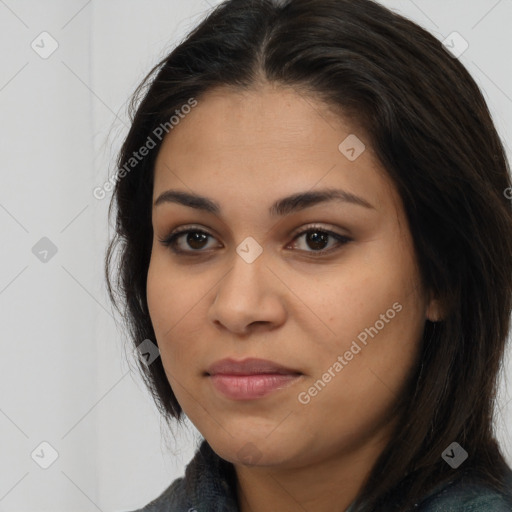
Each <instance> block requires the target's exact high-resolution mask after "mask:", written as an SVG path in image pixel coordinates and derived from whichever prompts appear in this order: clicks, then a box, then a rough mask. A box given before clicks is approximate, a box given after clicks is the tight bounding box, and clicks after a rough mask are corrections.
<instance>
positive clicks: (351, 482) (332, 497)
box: [235, 440, 385, 512]
mask: <svg viewBox="0 0 512 512" xmlns="http://www.w3.org/2000/svg"><path fill="white" fill-rule="evenodd" d="M384 446H385V442H383V441H377V440H372V441H371V442H369V443H368V444H366V445H365V446H362V447H359V448H358V449H356V450H352V451H351V452H344V453H340V452H337V453H334V454H332V455H331V456H330V457H329V458H328V459H325V458H322V459H321V460H320V459H319V460H318V461H313V462H310V463H309V464H307V465H304V464H297V465H296V466H293V467H287V468H285V469H283V468H282V467H280V468H277V467H275V466H266V467H259V466H243V465H235V471H236V476H237V495H238V506H239V510H240V512H267V511H268V510H279V511H280V512H296V511H297V510H314V511H315V512H345V511H346V510H347V509H348V507H349V506H350V504H351V503H352V502H353V501H354V499H355V498H356V496H357V495H358V493H359V492H360V491H361V489H362V487H363V485H364V482H365V481H366V479H367V477H368V475H369V473H370V470H371V468H372V467H373V465H374V463H375V461H376V460H377V458H378V456H379V455H380V453H381V452H382V450H383V449H384ZM333 451H334V450H333ZM333 504H335V505H334V506H333Z"/></svg>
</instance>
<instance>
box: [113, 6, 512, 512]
mask: <svg viewBox="0 0 512 512" xmlns="http://www.w3.org/2000/svg"><path fill="white" fill-rule="evenodd" d="M156 71H158V72H157V73H156V76H154V77H153V78H152V79H151V80H150V77H152V76H153V75H154V74H155V72H156ZM139 100H140V101H139ZM136 104H137V106H136V111H135V113H134V115H133V119H132V126H131V130H130V132H129V134H128V136H127V138H126V140H125V142H124V145H123V147H122V150H121V153H120V155H119V160H118V163H119V169H120V170H119V173H118V175H117V177H116V186H115V191H114V198H113V199H114V202H113V203H112V204H111V206H114V205H115V206H116V207H117V224H116V230H117V231H116V237H115V239H114V240H113V241H112V244H111V247H110V248H109V252H108V255H107V269H106V270H107V277H108V278H109V277H110V279H112V278H111V270H112V256H113V254H114V249H115V247H116V246H117V244H118V243H120V244H121V245H120V251H121V252H120V256H121V258H120V261H119V271H120V273H119V276H118V277H119V281H118V282H117V285H118V286H119V290H120V297H121V299H122V300H124V302H125V304H126V316H127V320H128V322H129V325H130V330H131V335H132V338H133V343H134V346H136V347H138V348H139V351H140V355H141V365H140V367H141V370H142V372H143V375H144V377H145V380H146V382H147V384H148V386H149V388H150V390H151V391H152V393H153V395H154V397H155V400H156V403H157V405H158V407H159V409H160V411H161V412H162V414H163V415H164V417H165V418H166V420H167V421H168V422H169V424H171V423H172V421H174V420H178V421H180V420H182V419H183V415H184V414H186V416H187V417H188V418H189V419H190V420H191V421H192V423H193V424H194V425H195V426H196V427H197V429H198V430H199V432H200V433H201V435H202V436H203V437H204V440H203V441H202V444H201V446H200V447H199V449H198V451H197V453H196V455H195V457H194V459H193V460H192V461H191V462H190V464H189V465H188V467H187V470H186V473H185V476H184V478H181V479H178V480H176V481H175V482H173V483H172V484H171V486H170V487H169V488H168V489H167V490H166V491H164V493H162V495H161V496H159V497H158V498H157V499H156V500H154V501H153V502H152V503H151V504H149V505H148V506H147V507H145V508H144V509H141V510H143V511H148V512H149V511H163V510H172V511H180V512H181V511H192V510H197V511H209V512H211V511H217V510H218V511H220V510H223V511H241V512H249V511H251V512H261V511H268V510H279V511H294V510H309V511H315V512H323V511H327V510H329V511H332V510H336V511H338V510H339V511H350V512H355V511H358V512H359V511H365V512H366V511H368V512H369V511H391V510H400V511H406V510H421V511H429V512H433V511H438V510H439V511H441V510H443V511H444V510H453V511H459V510H460V511H463V510H464V511H466V510H473V511H479V510H485V511H505V510H512V496H511V488H512V472H511V470H510V468H509V467H508V466H507V463H506V461H505V459H504V457H503V455H502V454H501V452H500V449H499V446H498V444H497V442H496V440H495V437H494V433H493V425H492V413H493V402H494V400H495V395H496V379H497V375H498V371H499V369H500V365H501V362H502V358H503V354H504V349H505V343H506V339H507V334H508V331H509V314H510V310H511V305H512V304H511V292H512V260H511V257H510V256H511V254H512V211H511V204H510V201H508V200H507V198H506V197H505V195H504V194H505V191H506V190H507V189H508V188H509V187H510V185H511V183H510V178H509V175H508V166H507V162H506V158H505V155H504V150H503V146H502V144H501V142H500V139H499V137H498V135H497V133H496V130H495V127H494V125H493V122H492V120H491V118H490V115H489V112H488V109H487V106H486V104H485V101H484V99H483V97H482V94H481V92H480V91H479V89H478V87H477V86H476V84H475V82H474V81H473V79H472V78H471V77H470V75H469V74H468V72H467V71H466V69H465V68H464V67H463V66H462V65H461V64H460V62H459V61H458V60H457V59H456V58H454V56H453V55H452V54H450V53H449V52H448V50H447V49H446V48H445V47H444V46H443V45H442V44H441V42H439V41H438V40H437V39H436V38H434V37H433V36H432V35H430V34H429V33H427V32H426V31H425V30H423V29H422V28H420V27H419V26H417V25H415V24H414V23H412V22H411V21H409V20H407V19H405V18H403V17H401V16H399V15H397V14H395V13H392V12H391V11H389V10H387V9H386V8H384V7H382V6H380V5H379V4H376V3H374V2H372V1H370V0H287V1H283V0H281V1H279V0H258V1H254V0H228V1H227V2H224V3H222V4H221V5H219V6H218V7H217V8H216V9H214V10H213V12H212V13H211V14H210V15H209V16H208V17H207V18H206V19H205V20H204V21H203V22H202V23H201V24H200V25H199V26H198V27H197V28H196V29H195V30H193V31H192V33H191V34H189V36H188V37H187V38H186V39H185V40H184V41H183V42H182V43H181V44H180V45H179V46H178V47H177V48H176V49H175V50H173V51H172V52H171V53H170V55H169V56H168V57H166V58H165V59H164V60H163V61H162V62H161V63H159V64H158V65H157V66H156V67H155V68H154V69H153V70H152V72H151V73H150V74H149V75H148V77H146V80H145V81H144V83H143V84H141V86H140V87H139V89H138V91H137V93H136V94H135V96H134V99H133V105H134V106H135V105H136ZM134 109H135V107H134ZM109 289H110V292H111V296H112V299H113V300H115V293H114V289H113V284H112V285H109ZM156 345H157V346H158V350H157V349H156Z"/></svg>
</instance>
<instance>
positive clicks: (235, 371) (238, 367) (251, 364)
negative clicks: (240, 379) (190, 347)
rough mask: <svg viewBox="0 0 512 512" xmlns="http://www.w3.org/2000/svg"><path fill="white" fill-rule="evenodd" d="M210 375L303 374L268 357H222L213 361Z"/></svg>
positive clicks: (207, 371) (209, 370)
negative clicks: (236, 358)
mask: <svg viewBox="0 0 512 512" xmlns="http://www.w3.org/2000/svg"><path fill="white" fill-rule="evenodd" d="M206 373H207V374H208V375H217V374H223V375H259V374H272V375H276V374H277V375H293V374H294V375H297V374H301V372H299V371H298V370H295V369H292V368H287V367H286V366H283V365H281V364H278V363H275V362H273V361H268V360H266V359H258V358H254V357H251V358H248V359H243V360H241V361H236V360H235V359H231V358H227V359H221V360H220V361H217V362H215V363H213V364H212V365H211V366H210V367H209V368H208V370H206Z"/></svg>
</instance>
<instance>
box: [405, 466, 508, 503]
mask: <svg viewBox="0 0 512 512" xmlns="http://www.w3.org/2000/svg"><path fill="white" fill-rule="evenodd" d="M504 483H505V485H506V489H507V491H505V492H500V491H498V490H496V489H493V488H492V487H491V486H489V485H487V484H485V483H481V482H476V481H467V480H462V479H461V480H457V481H455V482H452V483H449V484H446V485H444V486H443V487H442V488H441V489H438V490H437V491H436V492H434V493H432V494H430V495H429V496H428V497H427V498H426V499H425V500H424V501H422V502H421V504H419V505H417V506H416V507H415V508H414V510H415V511H417V512H511V511H512V473H509V474H508V475H507V476H506V478H505V479H504Z"/></svg>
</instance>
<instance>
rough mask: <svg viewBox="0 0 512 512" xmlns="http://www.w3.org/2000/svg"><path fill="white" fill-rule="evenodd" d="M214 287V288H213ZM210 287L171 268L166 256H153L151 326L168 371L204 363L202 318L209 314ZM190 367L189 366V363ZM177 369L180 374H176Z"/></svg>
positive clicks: (149, 289)
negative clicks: (201, 345)
mask: <svg viewBox="0 0 512 512" xmlns="http://www.w3.org/2000/svg"><path fill="white" fill-rule="evenodd" d="M210 286H211V285H210ZM210 286H209V285H208V283H205V278H200V277H198V279H197V282H196V281H195V280H194V277H193V276H191V275H189V274H187V273H186V272H183V270H181V271H180V268H179V267H177V266H176V265H171V264H169V262H168V261H167V260H166V258H165V255H164V256H158V255H157V256H155V257H153V256H152V259H151V262H150V265H149V269H148V276H147V288H146V293H147V301H148V309H149V314H150V318H151V323H152V325H153V329H154V331H155V335H156V341H157V343H158V347H159V349H160V354H161V357H162V363H163V365H164V368H165V369H166V371H171V370H172V373H173V374H174V373H176V372H179V370H180V367H181V368H183V363H184V362H190V361H198V360H200V357H199V356H200V353H199V344H200V341H201V336H199V335H198V329H199V325H200V324H199V322H198V318H202V317H203V316H202V315H205V314H206V313H205V311H204V307H205V304H206V302H205V301H206V300H207V297H205V291H207V290H208V289H209V288H210ZM187 364H188V363H187ZM174 370H176V372H175V371H174Z"/></svg>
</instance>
